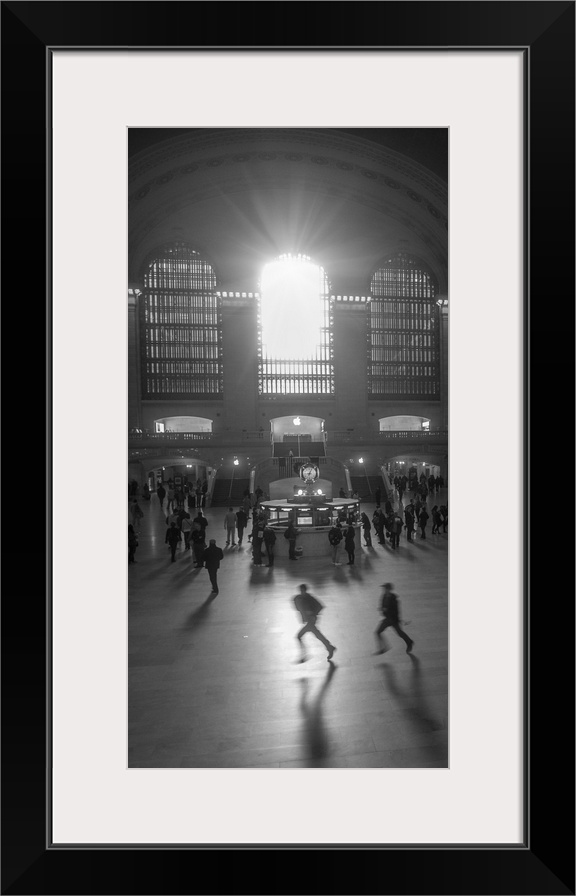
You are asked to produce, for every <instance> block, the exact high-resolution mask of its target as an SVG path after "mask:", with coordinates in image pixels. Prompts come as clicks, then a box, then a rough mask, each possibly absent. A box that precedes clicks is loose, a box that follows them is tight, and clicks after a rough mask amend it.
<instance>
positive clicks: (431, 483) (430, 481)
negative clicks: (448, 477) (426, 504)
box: [428, 473, 436, 495]
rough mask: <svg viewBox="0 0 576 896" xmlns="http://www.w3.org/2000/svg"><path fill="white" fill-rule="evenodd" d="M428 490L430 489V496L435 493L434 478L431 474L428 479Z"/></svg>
mask: <svg viewBox="0 0 576 896" xmlns="http://www.w3.org/2000/svg"><path fill="white" fill-rule="evenodd" d="M428 488H429V489H430V494H431V495H433V494H434V492H435V491H436V478H435V476H434V474H433V473H430V475H429V477H428Z"/></svg>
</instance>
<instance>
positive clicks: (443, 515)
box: [440, 504, 448, 532]
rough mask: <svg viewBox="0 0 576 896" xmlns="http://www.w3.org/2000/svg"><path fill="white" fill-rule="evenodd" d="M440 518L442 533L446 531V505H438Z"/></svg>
mask: <svg viewBox="0 0 576 896" xmlns="http://www.w3.org/2000/svg"><path fill="white" fill-rule="evenodd" d="M440 518H441V520H442V531H443V532H445V531H446V526H447V525H448V505H447V504H441V505H440Z"/></svg>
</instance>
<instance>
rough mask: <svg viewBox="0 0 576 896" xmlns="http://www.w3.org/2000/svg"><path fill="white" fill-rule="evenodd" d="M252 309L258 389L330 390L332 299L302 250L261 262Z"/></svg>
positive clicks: (311, 392) (315, 392) (262, 391)
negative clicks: (255, 319) (255, 321)
mask: <svg viewBox="0 0 576 896" xmlns="http://www.w3.org/2000/svg"><path fill="white" fill-rule="evenodd" d="M258 312H259V328H258V329H259V333H258V352H259V358H258V389H259V393H260V394H261V395H264V396H270V397H272V396H280V395H330V394H332V393H333V392H334V363H333V337H332V327H333V320H332V304H331V299H330V286H329V283H328V278H327V276H326V274H325V272H324V269H323V268H321V267H319V266H318V265H316V264H313V263H312V262H311V260H310V259H309V258H308V257H307V256H304V255H297V256H293V255H281V256H280V258H279V259H278V260H277V261H274V262H271V263H270V264H267V265H266V266H265V268H264V270H263V272H262V281H261V285H260V295H259V307H258Z"/></svg>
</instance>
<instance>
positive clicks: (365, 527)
mask: <svg viewBox="0 0 576 896" xmlns="http://www.w3.org/2000/svg"><path fill="white" fill-rule="evenodd" d="M360 522H361V523H362V534H363V535H364V544H365V546H366V547H367V548H371V547H372V535H371V530H372V524H371V522H370V519H369V518H368V514H367V513H362V514H361V515H360Z"/></svg>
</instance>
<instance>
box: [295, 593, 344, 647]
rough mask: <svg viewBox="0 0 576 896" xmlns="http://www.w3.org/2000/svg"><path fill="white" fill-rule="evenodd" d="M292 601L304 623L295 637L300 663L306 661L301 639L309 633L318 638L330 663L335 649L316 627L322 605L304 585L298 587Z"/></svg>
mask: <svg viewBox="0 0 576 896" xmlns="http://www.w3.org/2000/svg"><path fill="white" fill-rule="evenodd" d="M293 600H294V606H295V607H296V609H297V610H298V612H299V613H300V616H301V617H302V622H303V623H304V627H303V628H301V629H300V631H299V632H298V634H297V635H296V637H297V639H298V642H299V644H300V650H301V659H300V662H302V663H304V662H305V661H306V651H305V649H304V645H303V644H302V638H303V637H304V635H305V634H306V632H310V634H312V635H314V637H316V638H318V640H319V641H322V643H323V645H324V647H325V648H326V650H327V651H328V662H330V660H331V659H332V657H333V656H334V651H335V650H336V648H335V646H334V645H333V644H331V643H330V641H329V640H328V639H327V638H325V637H324V635H323V634H322V632H321V631H320V630H319V629H318V628H317V626H316V620H317V618H318V616H319V614H320V613H321V612H322V610H323V609H324V605H323V604H321V603H320V601H319V600H318V598H316V597H314V595H313V594H310V592H309V591H308V590H307V586H306V585H300V593H299V594H296V595H295V596H294V598H293Z"/></svg>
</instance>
